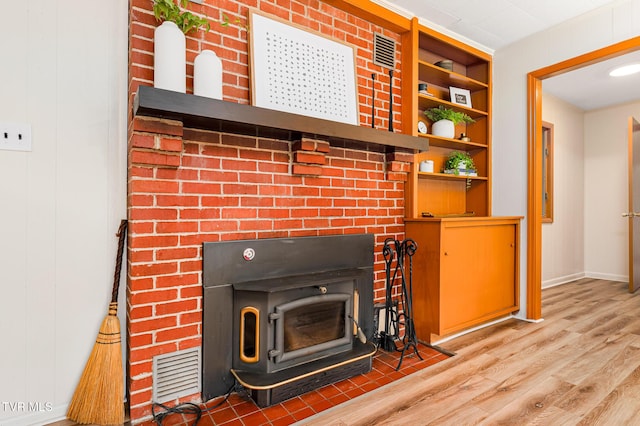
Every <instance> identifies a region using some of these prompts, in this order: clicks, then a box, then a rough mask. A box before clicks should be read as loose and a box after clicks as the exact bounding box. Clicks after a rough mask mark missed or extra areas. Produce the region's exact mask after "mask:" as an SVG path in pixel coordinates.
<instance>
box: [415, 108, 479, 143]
mask: <svg viewBox="0 0 640 426" xmlns="http://www.w3.org/2000/svg"><path fill="white" fill-rule="evenodd" d="M424 115H426V116H427V118H428V119H429V120H431V121H433V126H431V133H432V134H434V135H436V136H442V137H445V138H453V137H454V136H455V134H456V132H455V125H456V124H461V123H473V122H474V121H475V120H474V119H473V118H471V117H469V116H468V115H467V114H465V113H464V112H460V111H455V110H453V109H451V108H446V107H445V106H444V105H440V106H439V107H437V108H429V109H427V110H425V112H424Z"/></svg>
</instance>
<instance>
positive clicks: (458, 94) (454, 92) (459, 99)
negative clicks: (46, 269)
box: [449, 86, 472, 108]
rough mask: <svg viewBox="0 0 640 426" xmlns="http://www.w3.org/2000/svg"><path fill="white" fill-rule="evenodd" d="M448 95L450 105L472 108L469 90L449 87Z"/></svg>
mask: <svg viewBox="0 0 640 426" xmlns="http://www.w3.org/2000/svg"><path fill="white" fill-rule="evenodd" d="M449 93H450V94H451V102H452V103H454V104H456V105H462V106H466V107H467V108H472V106H471V92H470V91H469V90H467V89H460V88H459V87H453V86H451V87H449Z"/></svg>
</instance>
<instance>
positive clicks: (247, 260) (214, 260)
mask: <svg viewBox="0 0 640 426" xmlns="http://www.w3.org/2000/svg"><path fill="white" fill-rule="evenodd" d="M373 254H374V245H373V235H371V234H361V235H338V236H323V237H301V238H280V239H263V240H247V241H232V242H223V243H205V244H204V279H203V286H204V309H203V316H204V318H203V394H204V397H205V399H210V398H212V397H215V396H218V395H221V394H222V393H224V392H225V391H226V390H227V389H228V388H229V387H230V384H231V383H233V380H234V379H235V380H237V381H238V382H239V383H240V384H242V385H243V386H244V387H245V388H247V389H248V390H249V391H250V394H251V396H252V398H253V399H254V400H255V401H256V403H257V404H258V405H259V406H261V407H266V406H269V405H272V404H275V403H278V402H281V401H284V400H286V399H289V398H291V397H293V396H296V395H299V394H301V393H304V392H307V391H310V390H312V389H315V388H318V387H320V386H324V385H325V384H329V383H332V382H335V381H339V380H343V379H345V378H347V377H351V376H354V375H357V374H361V373H365V372H367V371H369V370H370V369H371V358H372V356H373V354H374V352H375V346H374V345H373V344H372V343H370V342H366V343H363V342H361V341H359V340H358V339H357V338H356V336H357V326H356V323H357V324H358V325H359V326H360V327H361V329H362V332H363V333H364V335H365V336H371V335H372V332H373V330H372V329H373Z"/></svg>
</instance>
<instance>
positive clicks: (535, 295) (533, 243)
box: [526, 36, 640, 320]
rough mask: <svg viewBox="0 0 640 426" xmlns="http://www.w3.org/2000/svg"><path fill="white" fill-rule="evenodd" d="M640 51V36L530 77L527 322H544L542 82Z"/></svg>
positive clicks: (542, 69)
mask: <svg viewBox="0 0 640 426" xmlns="http://www.w3.org/2000/svg"><path fill="white" fill-rule="evenodd" d="M636 50H640V36H639V37H633V38H630V39H628V40H625V41H621V42H619V43H616V44H612V45H610V46H607V47H604V48H602V49H598V50H594V51H592V52H589V53H585V54H583V55H579V56H576V57H574V58H571V59H567V60H565V61H562V62H558V63H557V64H553V65H549V66H547V67H544V68H540V69H538V70H535V71H532V72H530V73H529V74H528V75H527V116H528V119H527V138H528V157H529V158H528V206H527V292H526V293H527V310H526V311H527V318H529V319H532V320H538V319H541V318H542V273H541V271H542V116H541V113H542V80H544V79H546V78H550V77H554V76H557V75H560V74H564V73H566V72H569V71H573V70H575V69H578V68H582V67H586V66H589V65H592V64H595V63H598V62H602V61H605V60H607V59H611V58H615V57H617V56H621V55H624V54H626V53H630V52H634V51H636Z"/></svg>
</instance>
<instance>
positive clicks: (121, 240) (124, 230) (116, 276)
mask: <svg viewBox="0 0 640 426" xmlns="http://www.w3.org/2000/svg"><path fill="white" fill-rule="evenodd" d="M126 233H127V219H122V221H121V222H120V228H118V233H117V234H116V236H117V237H119V239H118V255H117V256H116V271H115V273H114V275H113V291H112V292H111V303H117V302H118V287H119V284H120V271H121V269H122V252H124V240H125V234H126Z"/></svg>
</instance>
